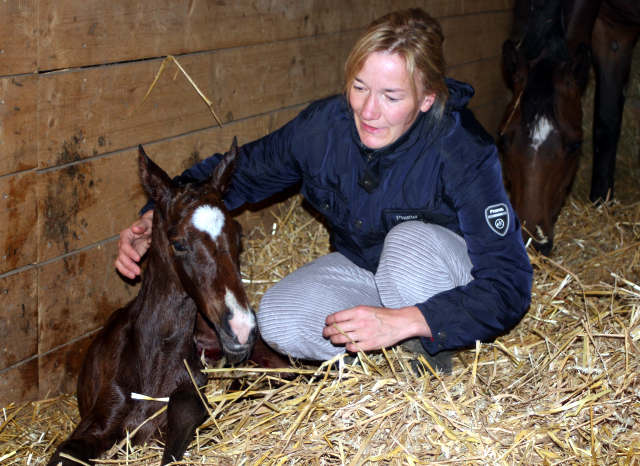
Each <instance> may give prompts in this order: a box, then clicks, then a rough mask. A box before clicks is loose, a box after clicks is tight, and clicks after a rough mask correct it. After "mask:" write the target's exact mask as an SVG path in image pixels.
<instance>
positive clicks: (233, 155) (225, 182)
mask: <svg viewBox="0 0 640 466" xmlns="http://www.w3.org/2000/svg"><path fill="white" fill-rule="evenodd" d="M239 155H240V150H239V149H238V139H237V138H236V137H235V136H234V138H233V142H232V143H231V149H229V152H227V153H225V154H224V158H223V159H222V160H221V161H220V163H219V164H218V165H217V166H216V169H215V170H214V171H213V173H212V174H211V178H210V179H209V182H210V183H211V184H213V186H215V187H216V188H217V189H218V191H220V194H222V195H224V194H226V192H227V191H228V190H229V186H231V178H232V177H233V172H234V170H235V169H236V164H237V162H238V156H239Z"/></svg>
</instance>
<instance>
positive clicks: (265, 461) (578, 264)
mask: <svg viewBox="0 0 640 466" xmlns="http://www.w3.org/2000/svg"><path fill="white" fill-rule="evenodd" d="M636 63H637V60H636ZM636 76H637V74H636ZM631 85H632V86H631V88H630V99H631V100H632V104H633V102H634V101H633V99H635V103H636V104H637V102H638V98H637V96H638V90H637V87H638V80H637V77H635V78H634V80H633V81H632V83H631ZM634 85H635V86H636V89H634V88H633V86H634ZM634 92H635V94H633V93H634ZM586 105H588V102H587V104H586ZM632 109H633V106H632ZM632 113H633V112H632ZM632 116H633V115H632ZM636 116H637V115H636ZM633 123H634V124H635V126H633V125H628V122H627V123H626V124H627V125H628V126H630V127H631V129H632V130H634V131H635V130H636V129H637V128H638V119H635V120H633ZM626 134H627V135H626V136H623V138H627V140H623V142H622V143H621V146H623V147H622V149H621V151H624V150H626V151H627V152H626V155H625V153H624V152H622V155H621V156H620V157H623V158H624V162H623V164H619V167H621V168H622V167H626V168H622V169H621V170H619V172H620V177H619V178H620V179H621V181H620V182H619V183H618V187H622V188H621V189H619V190H618V192H617V199H618V201H616V202H614V203H613V204H611V205H608V206H601V207H598V208H596V207H594V206H592V205H590V204H589V203H587V202H585V201H584V199H585V198H586V196H585V194H584V191H585V189H586V188H585V184H586V183H587V182H588V178H589V176H590V175H589V174H586V175H585V173H586V170H588V168H585V169H584V171H583V170H581V174H580V175H579V177H578V180H577V182H576V186H575V187H574V193H573V195H572V197H570V198H569V200H568V202H567V204H566V206H565V208H564V210H563V212H562V214H561V216H560V218H559V220H558V223H557V226H556V245H557V246H556V247H555V249H554V254H553V256H552V258H550V259H549V258H544V257H540V256H537V255H536V254H535V253H531V256H530V257H531V261H532V264H533V267H534V271H535V276H534V286H533V294H532V303H531V306H530V308H529V311H528V313H527V315H526V316H525V317H524V319H523V320H522V322H521V323H520V324H519V325H518V326H517V327H516V328H514V329H513V330H512V331H511V332H509V333H508V334H506V335H503V336H501V337H499V338H498V339H496V341H495V342H493V343H491V344H480V343H478V344H477V345H476V347H475V348H469V349H467V350H465V351H462V352H460V353H459V354H458V356H457V358H454V371H453V374H452V375H449V376H441V375H436V376H434V375H426V376H422V377H419V376H418V375H417V374H414V373H413V372H412V370H411V367H410V365H409V364H408V360H409V355H408V354H407V353H405V352H403V351H402V349H401V348H398V349H391V350H387V351H386V352H384V353H382V354H376V355H370V356H369V357H363V356H360V357H359V358H358V359H357V360H356V362H355V363H354V364H352V365H348V364H343V363H342V362H341V361H339V360H337V361H334V362H333V364H325V365H323V366H321V367H310V366H302V365H297V366H296V367H295V368H293V369H291V371H292V372H294V373H295V375H296V377H295V379H293V380H288V381H282V380H280V379H279V378H278V376H277V374H274V373H272V372H269V371H266V370H260V369H252V368H247V367H244V368H238V369H220V368H210V369H209V370H208V372H209V375H210V379H209V384H208V386H207V388H206V394H207V397H208V400H209V402H210V403H211V406H212V412H211V414H212V417H211V418H210V419H209V420H208V421H207V422H206V423H205V424H204V425H203V426H202V427H201V428H200V429H199V430H198V433H197V436H196V438H195V439H194V441H193V443H192V445H191V447H190V448H189V450H188V456H186V457H185V460H184V461H183V462H182V464H204V465H207V464H211V465H213V464H215V465H234V466H243V465H247V466H248V465H255V466H257V465H265V466H267V465H269V466H271V465H273V466H283V465H294V464H301V465H318V466H319V465H357V464H367V465H405V464H407V465H409V466H413V465H417V464H434V465H466V464H469V465H537V464H540V465H586V464H594V465H595V464H599V465H613V464H616V465H632V464H636V465H637V464H640V453H639V452H640V432H639V431H640V426H639V425H638V423H639V421H640V286H639V285H638V284H639V283H640V257H639V255H640V202H639V201H640V192H639V191H638V180H640V177H638V175H639V172H640V169H639V168H638V165H639V160H638V145H637V141H638V138H637V134H635V133H633V134H631V136H629V132H628V131H627V133H626ZM625 145H626V146H628V147H629V148H630V150H629V149H624V146H625ZM588 150H589V148H588V147H587V148H586V151H587V152H588ZM584 159H585V163H586V164H588V159H589V155H588V154H586V155H585V157H584ZM585 180H586V181H585ZM245 247H246V251H245V253H244V256H243V264H244V266H243V272H242V273H243V278H244V280H245V282H246V286H247V292H248V294H249V295H250V299H251V301H252V304H253V305H254V306H255V307H256V308H257V304H258V302H259V300H260V297H261V296H262V294H263V293H264V291H265V290H266V289H268V287H269V286H271V285H272V284H273V283H274V282H276V281H277V280H279V279H280V278H282V277H283V276H284V275H286V274H288V273H290V272H291V271H292V270H294V269H295V268H297V267H298V266H300V265H302V264H304V263H306V262H308V261H309V260H312V259H313V258H315V257H318V256H320V255H323V254H326V253H327V252H328V250H329V246H328V233H327V231H326V229H325V228H324V226H323V225H322V224H321V223H320V222H319V221H318V219H317V218H316V217H314V216H313V215H312V214H310V213H309V212H308V211H307V210H305V209H304V208H303V206H302V200H301V198H300V197H294V198H292V199H291V200H289V201H288V202H287V203H284V204H282V205H281V206H280V213H279V215H278V216H276V217H275V219H274V222H273V224H272V225H265V226H264V228H261V229H257V230H256V231H254V232H253V233H252V234H251V235H250V236H249V237H248V239H247V241H246V244H245ZM232 385H233V386H232ZM140 402H141V403H144V401H140ZM77 421H78V413H77V407H76V402H75V399H74V397H73V396H61V397H55V398H51V399H48V400H41V401H38V402H34V403H28V404H25V405H20V406H16V405H11V406H7V407H5V408H4V409H3V410H2V411H1V412H0V462H1V463H2V464H21V465H23V464H27V465H31V464H44V463H45V462H46V460H47V458H48V457H49V456H50V455H51V453H52V452H53V449H54V448H55V445H57V444H58V443H59V442H60V441H61V440H63V439H64V438H66V437H67V436H68V435H69V433H70V432H71V430H72V429H73V427H74V425H75V423H76V422H77ZM161 448H162V445H161V443H160V442H158V443H154V444H151V445H146V446H143V447H131V446H130V445H129V444H128V443H127V442H126V441H125V442H122V443H121V444H120V445H116V446H114V448H113V449H112V450H111V451H110V452H109V453H108V454H107V455H106V456H105V458H104V459H102V460H101V461H99V464H110V465H123V464H130V465H153V464H157V463H158V461H159V460H160V457H161Z"/></svg>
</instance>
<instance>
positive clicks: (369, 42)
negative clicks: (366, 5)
mask: <svg viewBox="0 0 640 466" xmlns="http://www.w3.org/2000/svg"><path fill="white" fill-rule="evenodd" d="M443 40H444V36H443V35H442V30H441V29H440V24H439V23H438V21H436V20H435V19H433V18H432V17H431V16H430V15H429V14H427V13H426V12H425V11H424V10H421V9H420V8H409V9H407V10H402V11H396V12H393V13H389V14H387V15H385V16H383V17H382V18H379V19H377V20H375V21H374V22H372V23H371V24H370V25H369V27H368V28H367V29H366V31H365V32H364V34H363V35H362V36H361V37H360V39H359V40H358V42H357V43H356V45H355V46H354V47H353V49H352V50H351V53H350V54H349V58H348V59H347V63H346V64H345V87H344V93H345V94H346V95H347V97H348V96H349V93H350V91H351V87H352V84H353V80H354V79H355V77H356V75H357V74H358V73H359V72H360V71H361V70H362V67H363V66H364V62H365V61H366V60H367V57H368V56H369V54H371V53H373V52H383V53H397V54H398V55H400V56H401V57H402V59H403V60H404V62H405V65H406V69H407V76H409V77H410V79H409V81H410V83H411V90H412V91H413V95H414V98H415V99H416V101H417V99H418V92H417V91H418V89H417V87H416V85H417V83H421V84H422V87H423V89H422V91H423V92H424V94H425V95H429V94H432V93H435V102H434V105H433V110H434V111H435V115H436V117H437V118H439V117H441V116H442V112H443V110H444V104H445V103H446V102H447V100H449V90H448V89H447V85H446V84H445V83H444V73H445V63H444V56H443V53H442V41H443ZM411 78H412V79H411Z"/></svg>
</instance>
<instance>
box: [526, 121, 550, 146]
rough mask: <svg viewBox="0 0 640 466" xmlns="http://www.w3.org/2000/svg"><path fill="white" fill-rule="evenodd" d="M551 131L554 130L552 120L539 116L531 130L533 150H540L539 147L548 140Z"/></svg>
mask: <svg viewBox="0 0 640 466" xmlns="http://www.w3.org/2000/svg"><path fill="white" fill-rule="evenodd" d="M551 131H553V125H552V124H551V122H550V121H549V120H548V119H547V118H545V117H543V116H539V117H538V118H537V119H536V121H535V123H534V124H533V131H532V132H531V147H532V148H533V150H538V147H540V145H541V144H542V143H543V142H544V141H546V140H547V138H548V137H549V134H551Z"/></svg>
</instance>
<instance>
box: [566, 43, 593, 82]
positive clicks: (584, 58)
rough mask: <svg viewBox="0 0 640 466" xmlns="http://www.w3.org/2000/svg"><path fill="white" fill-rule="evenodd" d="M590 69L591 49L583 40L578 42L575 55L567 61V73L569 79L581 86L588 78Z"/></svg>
mask: <svg viewBox="0 0 640 466" xmlns="http://www.w3.org/2000/svg"><path fill="white" fill-rule="evenodd" d="M590 70H591V50H590V49H589V46H588V45H587V44H585V43H584V42H583V43H581V44H580V46H579V47H578V50H576V53H575V55H574V56H573V57H572V58H571V60H569V62H568V63H567V75H568V77H569V78H570V79H571V81H572V82H573V83H575V84H577V85H578V87H583V86H584V85H585V84H587V80H588V79H589V71H590Z"/></svg>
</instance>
